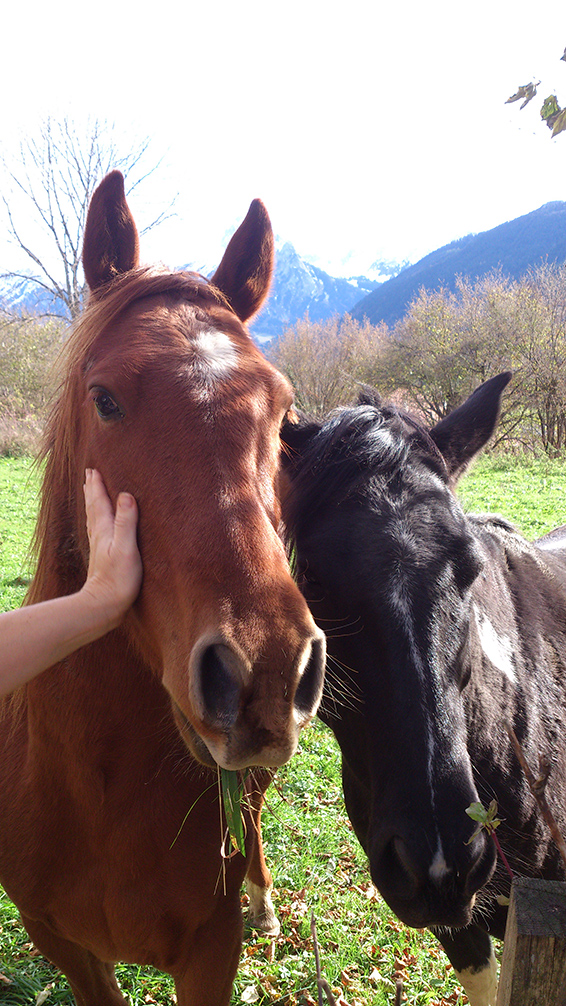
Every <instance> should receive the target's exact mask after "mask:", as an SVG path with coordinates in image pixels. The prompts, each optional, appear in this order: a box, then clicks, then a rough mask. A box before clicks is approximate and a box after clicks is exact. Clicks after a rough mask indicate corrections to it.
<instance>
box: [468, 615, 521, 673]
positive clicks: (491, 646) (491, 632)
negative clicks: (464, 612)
mask: <svg viewBox="0 0 566 1006" xmlns="http://www.w3.org/2000/svg"><path fill="white" fill-rule="evenodd" d="M474 615H475V618H476V625H477V627H478V634H479V637H480V643H481V647H482V650H483V652H484V653H485V655H486V657H487V659H488V660H489V661H491V663H492V664H493V666H494V667H497V668H498V670H500V671H501V672H502V673H503V674H504V675H505V677H506V678H507V679H508V680H509V681H510V682H511V684H513V685H516V684H517V676H516V674H515V669H514V667H513V647H512V645H511V639H510V638H509V636H503V635H498V633H497V632H496V630H495V628H494V626H493V625H492V624H491V622H490V620H489V618H488V617H487V615H486V614H485V612H483V611H480V609H479V608H478V606H477V605H476V604H474Z"/></svg>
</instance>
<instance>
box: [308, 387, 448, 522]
mask: <svg viewBox="0 0 566 1006" xmlns="http://www.w3.org/2000/svg"><path fill="white" fill-rule="evenodd" d="M359 402H360V404H358V405H357V406H353V407H350V408H342V409H337V410H336V411H335V412H333V413H331V414H330V416H329V417H328V418H327V419H326V420H325V421H324V422H323V424H322V425H321V426H320V428H319V429H318V431H317V432H316V433H315V434H314V435H313V436H312V438H311V439H310V441H309V443H308V445H307V447H306V448H305V449H304V451H303V452H302V454H301V456H300V458H299V459H298V460H296V461H295V462H294V464H293V477H292V492H291V496H290V500H289V517H288V526H289V528H292V529H293V530H294V531H296V530H297V529H298V527H299V525H301V526H302V525H303V524H304V523H305V522H306V521H308V520H310V519H311V517H313V516H314V515H315V514H316V513H317V512H319V511H320V509H321V508H322V507H323V506H324V505H325V504H326V503H327V502H329V501H330V500H332V502H333V504H334V505H338V504H339V503H340V502H342V501H343V500H344V499H346V498H347V497H349V496H353V495H354V494H355V492H356V491H357V489H358V488H359V487H360V486H361V485H366V484H367V476H368V474H369V473H374V474H379V475H382V476H385V477H386V476H389V475H391V474H393V473H394V472H395V471H396V470H398V469H400V468H401V466H403V465H404V464H405V463H406V462H407V461H408V460H409V458H411V457H417V456H418V457H420V458H421V459H426V462H427V464H428V465H429V467H432V468H433V469H434V470H435V472H436V473H437V474H438V475H440V476H441V477H443V478H446V473H445V465H444V461H443V458H442V455H441V454H440V451H439V450H438V448H437V446H436V444H435V443H434V441H433V440H432V438H431V437H430V435H429V434H428V433H427V431H426V430H425V429H424V427H422V426H421V425H420V424H419V423H418V422H417V420H415V419H414V418H413V417H412V416H410V415H409V414H408V413H405V412H402V411H401V410H400V409H398V408H397V407H396V406H393V405H381V404H380V399H379V396H378V395H377V394H376V395H375V396H372V395H369V394H367V393H366V391H363V392H362V393H361V394H360V399H359Z"/></svg>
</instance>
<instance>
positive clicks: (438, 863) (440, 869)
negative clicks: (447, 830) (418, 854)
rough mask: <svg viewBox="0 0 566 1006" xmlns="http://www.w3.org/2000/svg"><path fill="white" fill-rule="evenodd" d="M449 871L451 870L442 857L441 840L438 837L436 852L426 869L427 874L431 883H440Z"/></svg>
mask: <svg viewBox="0 0 566 1006" xmlns="http://www.w3.org/2000/svg"><path fill="white" fill-rule="evenodd" d="M451 872H452V871H451V869H450V867H449V866H448V864H447V862H446V860H445V858H444V850H443V848H442V842H441V841H440V838H439V839H438V846H437V849H436V853H435V856H434V859H433V861H432V863H431V866H430V869H429V871H428V875H429V877H430V879H431V880H432V881H433V883H435V884H440V883H442V881H443V880H444V878H445V877H447V876H448V875H449V874H450V873H451Z"/></svg>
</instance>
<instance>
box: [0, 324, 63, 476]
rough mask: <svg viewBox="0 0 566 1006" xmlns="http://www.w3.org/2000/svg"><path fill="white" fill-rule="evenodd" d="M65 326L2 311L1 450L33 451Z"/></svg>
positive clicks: (2, 452)
mask: <svg viewBox="0 0 566 1006" xmlns="http://www.w3.org/2000/svg"><path fill="white" fill-rule="evenodd" d="M64 330H65V326H64V325H63V324H62V323H61V322H56V321H53V320H45V319H40V318H35V317H33V316H30V315H27V316H26V315H19V316H18V315H14V314H11V313H10V312H8V311H5V312H3V313H1V314H0V454H3V455H12V456H17V455H21V454H29V453H33V451H34V449H35V447H36V445H37V442H38V439H39V436H40V433H41V428H42V425H43V416H44V412H45V407H46V404H47V401H48V396H49V389H50V387H52V385H53V381H52V377H51V373H52V369H53V364H54V361H55V359H56V357H57V355H58V352H59V349H60V347H61V344H62V340H63V333H64Z"/></svg>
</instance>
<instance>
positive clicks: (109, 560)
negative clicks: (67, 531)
mask: <svg viewBox="0 0 566 1006" xmlns="http://www.w3.org/2000/svg"><path fill="white" fill-rule="evenodd" d="M84 494H85V505H86V520H87V532H88V539H89V546H90V556H89V564H88V574H87V579H86V582H85V584H84V586H83V588H82V593H83V595H84V596H86V597H88V598H89V599H90V600H91V601H92V602H94V605H95V606H96V608H97V611H98V612H99V614H100V616H101V618H102V619H103V621H104V623H105V624H106V623H107V624H108V629H111V628H113V627H115V626H116V625H118V624H119V623H120V622H121V620H122V618H123V616H124V615H125V613H126V611H127V610H128V608H129V607H130V606H131V605H132V604H133V602H134V601H135V599H136V597H137V596H138V593H139V590H140V585H141V581H142V561H141V556H140V553H139V550H138V546H137V540H136V532H137V520H138V508H137V504H136V501H135V499H134V497H133V496H131V495H130V493H120V495H119V496H118V499H117V504H116V514H115V515H114V512H113V509H112V504H111V502H110V499H109V497H108V494H107V492H106V489H105V487H104V483H103V481H102V477H101V475H100V473H99V472H98V471H96V469H91V468H88V469H87V471H86V474H85V484H84Z"/></svg>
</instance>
